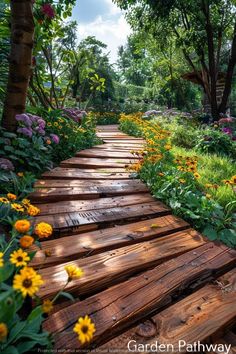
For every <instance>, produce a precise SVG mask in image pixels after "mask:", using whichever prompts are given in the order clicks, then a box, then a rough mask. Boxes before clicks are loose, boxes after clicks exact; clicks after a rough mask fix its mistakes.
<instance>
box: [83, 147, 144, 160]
mask: <svg viewBox="0 0 236 354" xmlns="http://www.w3.org/2000/svg"><path fill="white" fill-rule="evenodd" d="M76 156H77V157H89V158H116V159H129V160H130V159H131V160H132V159H135V160H136V159H137V156H134V155H133V154H131V153H130V152H123V151H106V150H102V149H100V150H99V149H88V150H82V151H80V152H78V153H77V154H76Z"/></svg>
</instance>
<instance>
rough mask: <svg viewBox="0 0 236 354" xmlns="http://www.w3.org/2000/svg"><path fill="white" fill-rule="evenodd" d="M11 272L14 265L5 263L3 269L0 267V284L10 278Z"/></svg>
mask: <svg viewBox="0 0 236 354" xmlns="http://www.w3.org/2000/svg"><path fill="white" fill-rule="evenodd" d="M13 271H14V265H13V264H10V263H6V264H5V265H4V267H1V268H0V283H1V282H4V281H5V280H7V279H8V278H10V276H11V275H12V273H13Z"/></svg>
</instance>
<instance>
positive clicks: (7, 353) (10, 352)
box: [1, 345, 19, 354]
mask: <svg viewBox="0 0 236 354" xmlns="http://www.w3.org/2000/svg"><path fill="white" fill-rule="evenodd" d="M1 354H19V352H18V350H17V348H16V347H14V346H13V345H11V346H10V347H7V348H6V349H3V351H2V352H1Z"/></svg>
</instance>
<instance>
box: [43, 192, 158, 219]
mask: <svg viewBox="0 0 236 354" xmlns="http://www.w3.org/2000/svg"><path fill="white" fill-rule="evenodd" d="M149 202H154V198H153V197H152V196H151V195H150V194H149V193H141V194H131V195H125V196H121V197H112V198H100V199H96V200H93V199H92V200H73V201H68V200H67V201H61V202H56V203H47V204H38V205H37V206H38V208H39V209H40V216H41V215H53V214H60V213H73V212H76V211H85V210H98V209H102V208H116V207H122V206H128V205H135V204H141V203H149Z"/></svg>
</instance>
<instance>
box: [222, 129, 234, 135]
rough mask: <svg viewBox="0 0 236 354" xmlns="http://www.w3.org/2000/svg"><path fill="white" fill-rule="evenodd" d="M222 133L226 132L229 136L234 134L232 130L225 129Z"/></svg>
mask: <svg viewBox="0 0 236 354" xmlns="http://www.w3.org/2000/svg"><path fill="white" fill-rule="evenodd" d="M222 132H224V133H225V134H227V135H231V134H232V133H233V130H232V128H223V129H222Z"/></svg>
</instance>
